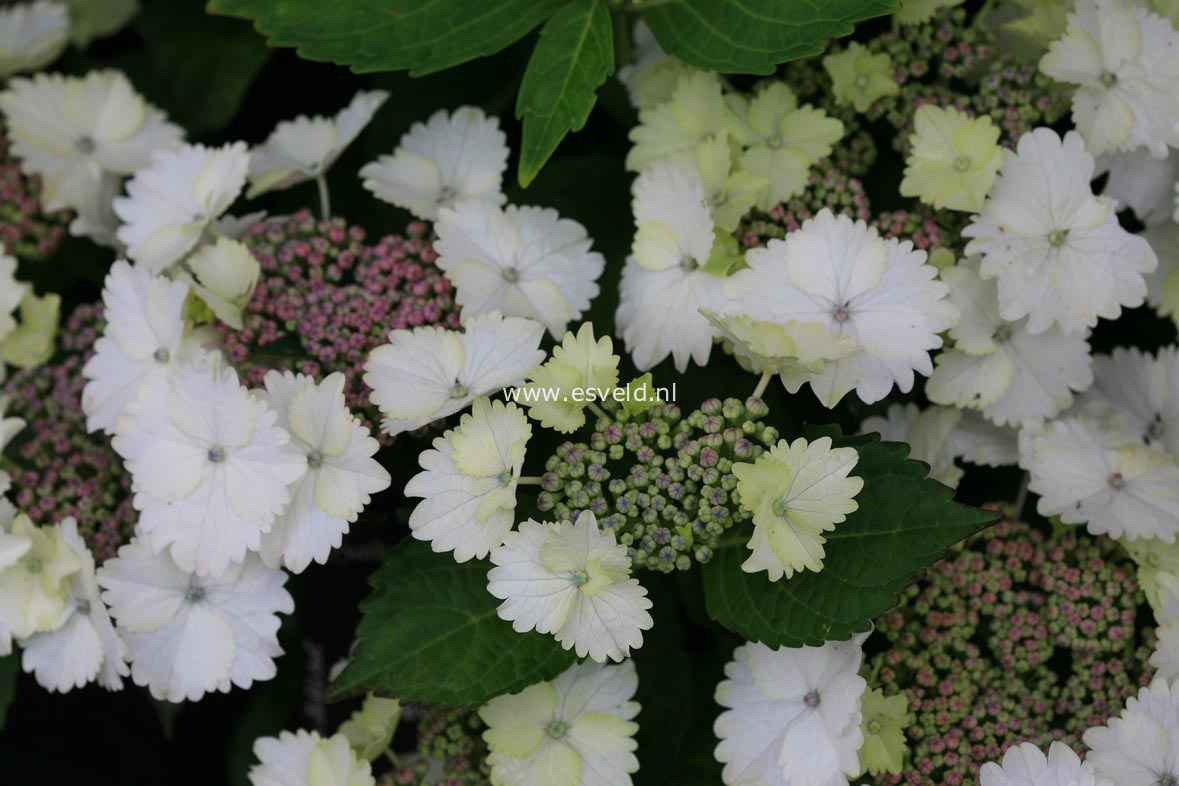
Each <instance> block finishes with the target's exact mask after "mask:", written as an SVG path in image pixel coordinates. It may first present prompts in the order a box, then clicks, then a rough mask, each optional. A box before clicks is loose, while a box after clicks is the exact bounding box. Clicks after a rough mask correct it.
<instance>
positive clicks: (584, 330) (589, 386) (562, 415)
mask: <svg viewBox="0 0 1179 786" xmlns="http://www.w3.org/2000/svg"><path fill="white" fill-rule="evenodd" d="M618 360H619V358H618V355H615V354H614V344H613V343H612V342H611V341H610V337H609V336H603V337H602V338H600V339H596V340H595V339H594V326H593V324H592V323H590V322H586V323H584V324H583V325H582V326H581V328H580V329H578V331H577V334H576V335H575V334H574V333H573V332H572V331H570V332H568V333H566V334H565V338H564V339H563V340H562V341H561V343H560V344H558V345H557V346H555V347H553V354H552V357H550V358H549V359H548V360H547V361H546V362H545V363H544V365H541V366H537V367H536V368H534V369H533V370H532V371H531V372H530V373H529V374H528V382H527V383H526V384H524V385H522V386H521V387H520V388H519V392H518V394H517V396H516V400H517V401H519V402H520V403H521V404H523V405H524V406H525V407H527V408H528V414H529V415H531V416H532V419H533V420H536V421H538V422H539V423H540V425H542V426H544V427H545V428H549V429H553V430H554V431H559V432H561V433H562V434H570V433H572V432H574V431H576V430H577V429H579V428H581V427H582V426H583V425H585V408H586V407H587V406H588V405H589V404H590V403H592V400H591V397H593V398H598V399H604V398H607V397H608V396H609V395H610V393H607V391H611V392H612V391H613V390H614V388H615V386H617V385H618ZM548 397H554V399H555V400H551V401H550V400H549V399H548Z"/></svg>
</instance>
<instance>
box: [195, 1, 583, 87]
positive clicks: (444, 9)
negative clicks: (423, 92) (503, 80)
mask: <svg viewBox="0 0 1179 786" xmlns="http://www.w3.org/2000/svg"><path fill="white" fill-rule="evenodd" d="M563 4H564V0H210V2H209V11H210V12H212V13H217V14H228V15H229V16H241V17H246V18H248V19H253V20H254V23H255V27H257V28H258V31H259V32H260V33H262V34H263V35H265V36H266V37H267V41H268V43H269V44H270V45H271V46H293V47H296V48H297V50H298V52H299V55H300V56H301V57H304V58H306V59H308V60H320V61H328V62H332V63H338V64H340V65H346V66H351V67H352V69H353V70H354V71H356V72H358V73H365V72H371V71H400V70H403V69H409V71H410V73H412V74H413V75H414V76H418V75H420V74H429V73H431V72H433V71H441V70H442V69H444V68H450V67H451V66H455V65H458V64H459V63H465V62H467V61H468V60H474V59H475V58H477V57H484V56H486V55H491V54H495V53H496V52H498V51H499V50H501V49H503V48H504V47H506V46H508V45H509V44H511V43H513V42H514V41H518V40H519V39H521V38H523V37H524V36H525V35H527V34H528V32H529V31H530V30H532V29H533V28H534V27H536V26H537V25H538V24H540V23H541V22H543V21H544V20H545V19H547V18H548V17H549V16H550V15H551V14H552V13H553V12H554V11H555V10H557V9H558V8H560V7H561V6H562V5H563Z"/></svg>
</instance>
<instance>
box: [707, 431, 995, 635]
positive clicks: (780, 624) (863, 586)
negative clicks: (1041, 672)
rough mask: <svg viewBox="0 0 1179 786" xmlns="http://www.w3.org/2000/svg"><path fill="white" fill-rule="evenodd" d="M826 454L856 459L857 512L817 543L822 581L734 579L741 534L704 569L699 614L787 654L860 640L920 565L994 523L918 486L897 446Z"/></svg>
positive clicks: (854, 443)
mask: <svg viewBox="0 0 1179 786" xmlns="http://www.w3.org/2000/svg"><path fill="white" fill-rule="evenodd" d="M820 435H822V433H817V434H815V435H812V436H820ZM826 435H828V436H835V435H834V434H832V433H830V432H826ZM835 445H836V446H837V447H844V446H849V447H854V448H856V449H857V450H859V452H860V460H859V462H858V463H857V464H856V468H855V470H853V472H852V474H853V475H857V476H859V477H862V478H863V479H864V488H863V490H861V491H860V493H859V495H857V496H856V501H857V502H859V505H860V507H859V509H858V510H857V511H856V512H855V513H853V514H851V515H850V516H848V517H847V520H846V521H844V522H843V523H842V524H838V525H837V526H836V528H835V530H834V531H833V532H830V533H828V534H827V545H826V551H827V556H826V558H825V559H824V561H823V570H822V571H820V572H818V573H814V572H812V571H805V572H803V573H796V574H795V575H794V576H793V577H792V578H789V579H781V580H779V581H769V580H768V579H767V578H766V574H765V573H764V572H759V573H746V572H744V571H743V570H741V563H742V562H744V561H745V558H746V557H747V556H748V554H749V552H748V549H747V548H746V546H745V543H746V540H747V539H748V532H747V531H743V532H742V533H734V536H733V537H730V538H728V539H727V540H726V541H723V542H722V546H721V547H720V548H718V549H717V551H716V556H715V557H713V559H712V561H711V562H709V563H708V564H707V565H705V566H704V591H705V600H706V603H707V606H708V613H709V614H710V615H711V616H712V618H713V619H715V620H716V621H717V622H719V623H720V624H722V625H724V626H725V627H726V628H728V629H729V630H731V631H733V632H734V633H737V634H739V635H741V636H743V637H744V638H746V639H749V640H751V641H760V642H762V643H763V644H766V645H768V646H770V647H779V646H783V645H785V646H791V647H797V646H801V645H804V644H809V645H817V644H821V643H822V642H824V641H828V640H836V639H846V638H849V637H850V636H851V635H852V634H855V633H859V632H861V631H865V630H867V629H868V626H869V625H870V624H871V622H872V620H873V619H875V618H876V617H878V616H880V615H881V614H882V613H884V612H885V611H887V610H888V609H890V608H891V607H892V606H893V605H895V603H896V599H897V594H898V593H899V592H900V591H901V590H902V589H903V588H904V587H905V586H906V585H908V584H910V583H911V582H913V581H914V580H916V579H917V578H918V577H919V576H920V574H921V572H922V570H923V569H924V568H925V567H926V566H927V565H929V564H930V563H932V562H934V561H936V560H937V559H938V558H939V557H941V556H942V555H943V554H944V553H945V551H946V549H948V548H949V547H950V546H951V545H952V544H953V543H955V542H956V541H959V540H961V539H963V538H965V537H967V536H968V535H971V534H973V533H975V532H977V531H978V530H980V529H982V528H983V527H985V526H987V525H988V524H990V523H992V522H994V521H995V519H996V515H995V514H994V513H990V512H987V511H983V510H978V509H976V508H970V507H967V506H965V505H960V504H958V503H957V502H954V501H953V500H952V499H951V495H952V492H951V491H950V489H949V488H947V487H946V486H943V485H942V484H941V483H938V482H937V481H934V480H929V479H928V478H927V477H926V475H927V468H926V466H925V465H924V464H921V463H920V462H917V461H912V460H910V459H907V458H906V456H907V455H908V452H909V448H908V446H907V445H903V444H900V443H896V442H880V441H879V437H878V436H877V435H875V434H871V435H867V436H860V437H836V438H835Z"/></svg>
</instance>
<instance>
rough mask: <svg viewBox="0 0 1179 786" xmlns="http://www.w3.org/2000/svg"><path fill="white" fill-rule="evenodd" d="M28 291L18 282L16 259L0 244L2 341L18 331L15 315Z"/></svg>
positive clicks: (0, 323)
mask: <svg viewBox="0 0 1179 786" xmlns="http://www.w3.org/2000/svg"><path fill="white" fill-rule="evenodd" d="M27 289H28V285H27V284H22V283H20V282H18V281H17V280H16V257H13V256H10V255H9V254H8V253H7V252H6V249H5V248H4V244H2V243H0V341H3V340H4V339H5V338H7V337H8V335H9V334H10V333H12V331H14V330H16V318H15V316H14V314H15V312H16V309H17V306H19V305H20V302H21V300H23V299H24V297H25V292H26V290H27Z"/></svg>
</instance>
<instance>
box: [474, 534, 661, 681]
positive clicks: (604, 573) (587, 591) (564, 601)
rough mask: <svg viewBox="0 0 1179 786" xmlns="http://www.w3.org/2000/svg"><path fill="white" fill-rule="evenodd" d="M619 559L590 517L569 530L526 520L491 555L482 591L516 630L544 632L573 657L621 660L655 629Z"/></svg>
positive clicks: (621, 554)
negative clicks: (497, 600) (491, 597)
mask: <svg viewBox="0 0 1179 786" xmlns="http://www.w3.org/2000/svg"><path fill="white" fill-rule="evenodd" d="M626 552H627V550H626V546H623V545H621V544H619V543H618V542H617V541H616V540H615V539H614V533H613V532H612V531H610V530H606V531H605V532H603V531H601V530H599V529H598V520H597V518H596V517H595V516H594V514H593V513H591V512H590V511H583V512H582V513H581V514H580V515H578V517H577V521H576V522H573V523H570V522H568V521H561V522H557V523H555V524H541V523H538V522H535V521H532V520H528V521H525V522H524V523H522V524H521V525H520V529H519V530H518V531H515V532H509V533H508V534H507V537H506V538H504V542H503V545H502V546H500V547H499V548H497V549H495V550H494V551H492V552H491V561H492V562H493V563H494V564H495V567H494V568H492V569H491V571H489V572H488V574H487V591H488V592H490V593H491V594H492V595H494V596H495V597H497V598H500V599H501V600H503V603H501V604H500V605H499V608H498V609H497V612H498V613H499V616H500V617H501V618H502V619H505V620H508V621H510V622H511V623H512V627H513V628H514V629H515V630H516V631H518V632H520V633H523V632H525V631H529V630H536V631H538V632H540V633H551V634H553V636H554V637H555V638H556V639H557V641H558V642H560V643H561V645H562V646H563V647H564V648H565V649H573V650H574V651H575V652H576V653H577V657H579V658H584V657H586V656H587V655H588V656H589V657H590V658H591V659H592V660H595V661H598V662H603V661H605V660H606V659H607V658H610V659H611V660H615V661H621V660H622V659H623V658H625V657H627V656H628V655H629V654H630V651H631V650H632V649H638V648H639V647H641V646H642V645H643V631H644V630H648V629H650V628H651V626H652V625H653V624H654V622H653V620H652V619H651V615H650V614H648V613H647V609H649V608H651V601H650V600H648V599H647V590H646V588H645V587H643V586H642V585H641V584H639V582H638V579H635V578H631V575H630V572H631V561H630V557H628V556H627V553H626Z"/></svg>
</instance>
